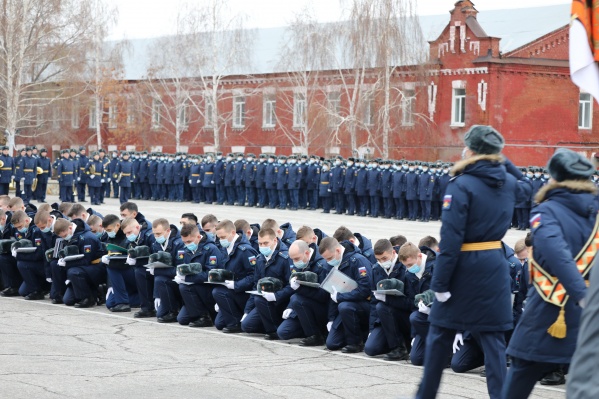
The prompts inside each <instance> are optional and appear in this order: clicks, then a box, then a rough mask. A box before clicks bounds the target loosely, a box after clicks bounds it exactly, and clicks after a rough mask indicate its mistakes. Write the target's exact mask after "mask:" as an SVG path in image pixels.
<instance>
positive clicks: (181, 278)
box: [175, 274, 185, 284]
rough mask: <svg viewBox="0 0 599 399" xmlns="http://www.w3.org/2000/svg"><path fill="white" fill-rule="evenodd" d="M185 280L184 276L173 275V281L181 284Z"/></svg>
mask: <svg viewBox="0 0 599 399" xmlns="http://www.w3.org/2000/svg"><path fill="white" fill-rule="evenodd" d="M184 282H185V277H181V276H179V275H178V274H177V275H176V276H175V283H177V284H183V283H184Z"/></svg>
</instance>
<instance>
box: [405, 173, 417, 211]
mask: <svg viewBox="0 0 599 399" xmlns="http://www.w3.org/2000/svg"><path fill="white" fill-rule="evenodd" d="M408 165H409V166H408V173H406V174H405V177H404V179H405V184H406V201H407V203H408V220H416V218H417V217H418V198H419V197H418V181H419V178H418V174H417V173H416V164H415V162H410V163H409V164H408Z"/></svg>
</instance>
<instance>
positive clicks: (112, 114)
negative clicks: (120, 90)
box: [108, 99, 117, 129]
mask: <svg viewBox="0 0 599 399" xmlns="http://www.w3.org/2000/svg"><path fill="white" fill-rule="evenodd" d="M116 118H117V105H116V100H114V99H110V101H109V102H108V128H109V129H116V128H117V122H116Z"/></svg>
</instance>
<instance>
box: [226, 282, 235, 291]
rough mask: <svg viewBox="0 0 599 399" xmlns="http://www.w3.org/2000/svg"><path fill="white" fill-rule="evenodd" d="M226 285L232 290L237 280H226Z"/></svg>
mask: <svg viewBox="0 0 599 399" xmlns="http://www.w3.org/2000/svg"><path fill="white" fill-rule="evenodd" d="M225 286H226V287H227V288H228V289H230V290H234V289H235V281H233V280H225Z"/></svg>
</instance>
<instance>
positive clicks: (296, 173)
mask: <svg viewBox="0 0 599 399" xmlns="http://www.w3.org/2000/svg"><path fill="white" fill-rule="evenodd" d="M301 179H302V168H301V167H300V166H298V165H297V159H296V156H295V155H292V156H290V157H289V166H288V175H287V188H288V190H289V191H288V192H289V209H290V210H292V211H297V208H298V207H299V187H300V181H301Z"/></svg>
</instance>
